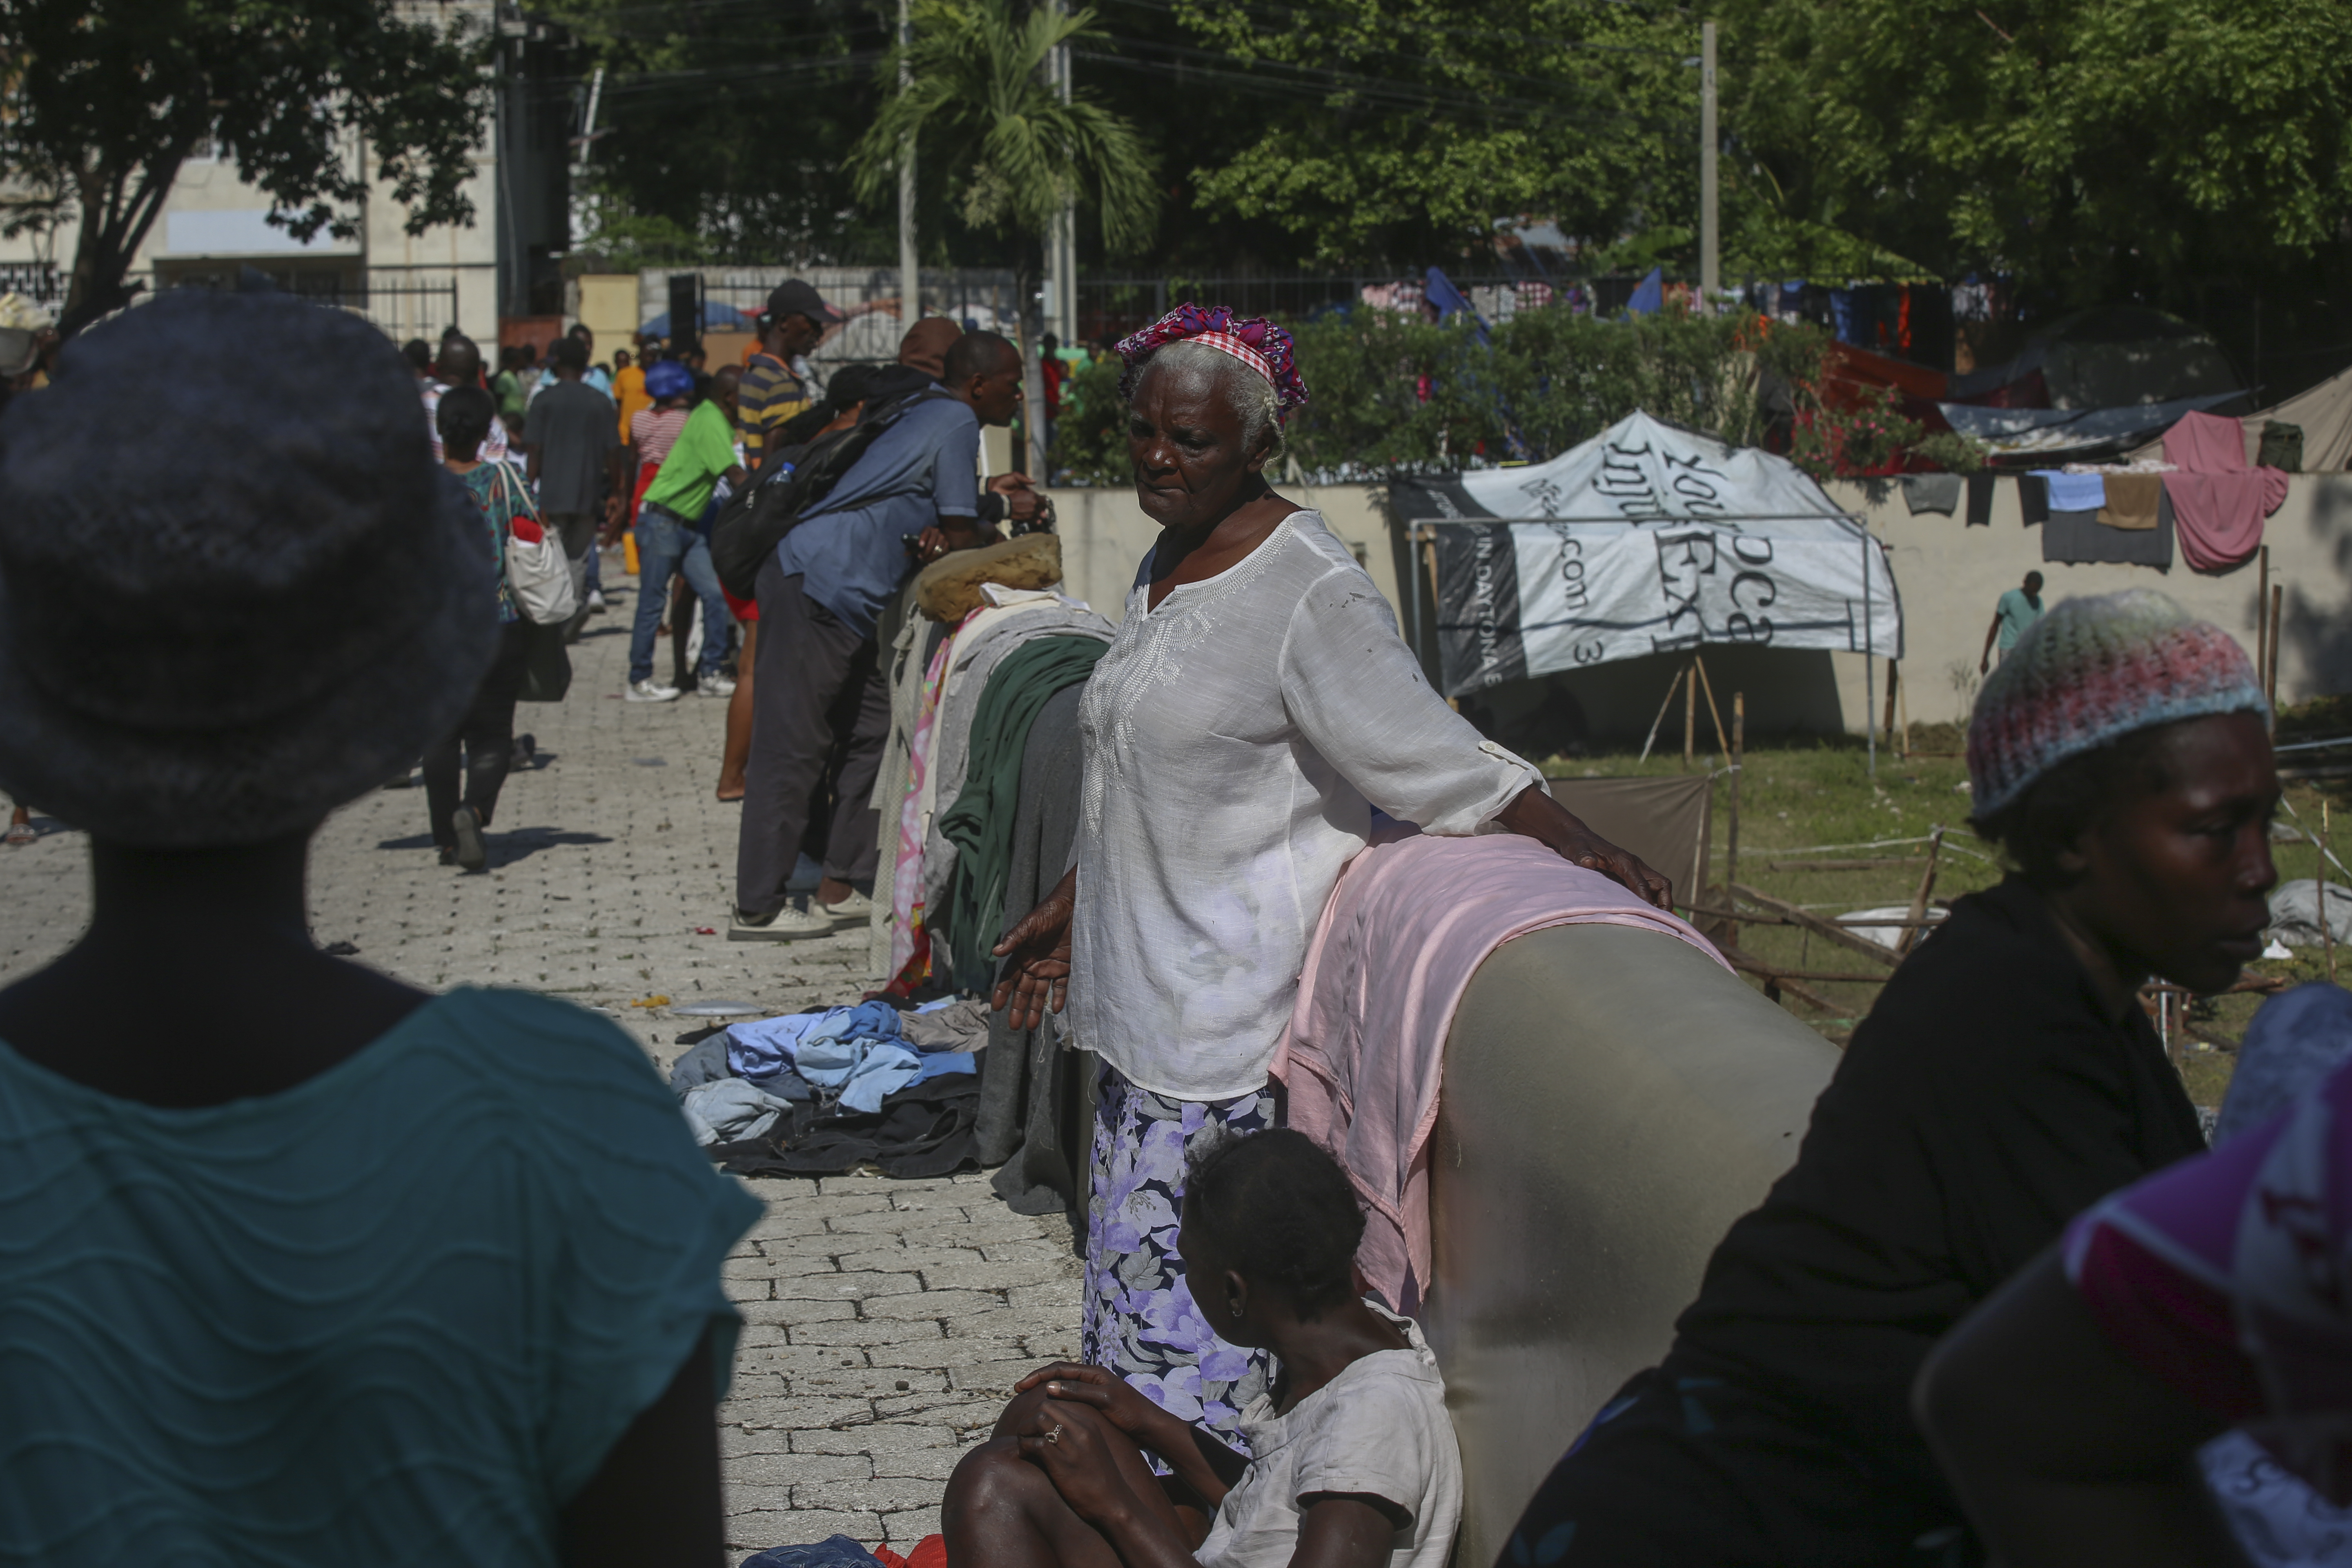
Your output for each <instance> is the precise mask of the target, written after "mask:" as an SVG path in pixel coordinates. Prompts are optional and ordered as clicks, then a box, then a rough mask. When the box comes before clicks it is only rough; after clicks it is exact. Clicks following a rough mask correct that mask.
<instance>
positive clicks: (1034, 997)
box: [988, 867, 1078, 1029]
mask: <svg viewBox="0 0 2352 1568" xmlns="http://www.w3.org/2000/svg"><path fill="white" fill-rule="evenodd" d="M1077 907H1078V873H1077V868H1076V867H1072V868H1070V869H1069V870H1067V871H1065V872H1064V873H1062V879H1061V880H1060V881H1059V882H1056V883H1055V885H1054V890H1053V891H1052V892H1050V893H1048V894H1046V895H1045V898H1044V899H1043V900H1041V901H1040V902H1039V903H1038V905H1037V907H1036V908H1035V909H1034V910H1030V911H1029V912H1028V913H1027V914H1025V915H1023V916H1022V917H1021V920H1020V923H1018V924H1017V925H1015V926H1014V927H1013V929H1012V930H1011V931H1006V932H1005V933H1004V940H1003V941H1002V942H998V943H997V944H996V945H995V947H993V948H992V949H991V950H990V951H991V952H992V953H993V954H994V955H995V956H996V957H998V958H1010V959H1011V960H1012V961H1013V962H1012V963H1008V964H1006V965H1005V966H1004V973H1003V976H1002V977H1001V978H999V979H998V981H997V982H996V989H995V990H994V991H993V992H992V993H991V994H990V995H989V999H988V1005H989V1006H991V1007H992V1008H994V1009H996V1010H997V1011H999V1012H1003V1013H1004V1014H1005V1020H1004V1021H1005V1023H1006V1025H1007V1026H1010V1027H1012V1028H1015V1029H1034V1028H1036V1027H1037V1026H1040V1025H1042V1024H1043V1023H1045V1015H1046V1014H1047V1013H1048V1012H1055V1013H1058V1012H1060V1011H1061V1010H1062V1004H1063V1003H1064V1002H1065V1001H1066V1000H1068V993H1069V984H1070V920H1071V917H1072V916H1073V915H1074V914H1075V913H1076V910H1077ZM1008 1007H1009V1008H1010V1010H1009V1011H1007V1008H1008Z"/></svg>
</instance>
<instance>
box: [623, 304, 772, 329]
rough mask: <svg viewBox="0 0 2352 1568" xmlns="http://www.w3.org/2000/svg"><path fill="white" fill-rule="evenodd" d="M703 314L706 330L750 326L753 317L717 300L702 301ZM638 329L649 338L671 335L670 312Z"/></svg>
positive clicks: (703, 323)
mask: <svg viewBox="0 0 2352 1568" xmlns="http://www.w3.org/2000/svg"><path fill="white" fill-rule="evenodd" d="M701 315H702V330H703V331H706V332H707V331H710V330H711V329H712V328H713V327H749V326H750V325H751V317H749V316H747V315H745V314H744V313H743V312H742V311H740V310H737V309H736V308H735V307H734V306H732V305H722V304H719V302H718V301H717V300H704V301H703V302H702V310H701ZM637 331H640V332H642V333H644V334H645V335H646V337H649V338H666V337H667V336H669V312H668V311H667V310H664V311H663V312H662V313H661V314H660V315H658V316H656V317H655V318H653V320H651V321H647V322H646V324H645V325H644V326H642V327H639V328H638V329H637Z"/></svg>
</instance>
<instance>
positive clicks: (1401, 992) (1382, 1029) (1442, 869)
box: [1274, 829, 1728, 1312]
mask: <svg viewBox="0 0 2352 1568" xmlns="http://www.w3.org/2000/svg"><path fill="white" fill-rule="evenodd" d="M1585 923H1595V924H1604V925H1630V926H1641V927H1644V928H1647V929H1649V930H1652V931H1657V932H1659V933H1660V934H1661V935H1664V936H1674V937H1679V938H1681V939H1682V940H1683V941H1685V942H1689V943H1690V944H1691V945H1692V946H1694V947H1696V948H1697V949H1698V950H1699V951H1700V952H1704V953H1706V955H1707V956H1708V957H1709V958H1712V959H1714V960H1715V961H1716V962H1717V963H1722V962H1723V959H1722V956H1721V955H1720V954H1718V953H1717V952H1716V951H1715V949H1714V948H1713V947H1711V946H1709V945H1708V943H1707V941H1706V938H1705V937H1702V936H1700V935H1699V934H1698V932H1697V931H1694V930H1692V929H1691V927H1690V926H1688V925H1686V924H1685V923H1684V922H1683V921H1680V920H1677V919H1675V917H1674V916H1673V915H1670V914H1667V913H1665V912H1664V911H1663V910H1655V909H1652V908H1651V907H1650V906H1649V905H1647V904H1645V903H1643V902H1642V901H1641V900H1639V899H1636V898H1635V897H1634V896H1633V894H1631V893H1629V892H1627V891H1626V890H1625V889H1622V888H1621V887H1619V886H1618V885H1617V884H1616V883H1614V882H1612V881H1611V880H1610V879H1608V878H1606V877H1603V876H1601V874H1600V873H1599V872H1597V871H1588V870H1585V869H1584V868H1582V867H1580V866H1572V865H1570V863H1569V862H1567V861H1566V860H1563V859H1561V858H1559V856H1558V855H1556V854H1554V853H1553V852H1552V851H1551V850H1549V849H1547V848H1545V847H1543V846H1542V845H1540V844H1538V843H1537V842H1536V841H1535V840H1534V839H1532V838H1522V837H1518V836H1517V834H1510V833H1490V834H1479V835H1476V836H1475V837H1467V838H1458V837H1446V838H1441V837H1435V836H1423V835H1421V834H1418V833H1413V832H1412V831H1411V830H1410V829H1407V830H1406V831H1405V834H1404V836H1403V837H1386V838H1383V839H1381V840H1379V841H1376V842H1375V843H1374V844H1373V845H1372V846H1371V847H1370V848H1368V849H1366V850H1364V851H1363V852H1362V853H1361V854H1360V855H1358V856H1357V857H1356V858H1354V859H1353V860H1350V861H1349V862H1348V868H1347V869H1346V870H1345V871H1343V872H1342V873H1340V877H1339V885H1338V886H1337V887H1335V888H1334V889H1332V890H1331V898H1330V901H1329V902H1328V903H1327V904H1326V905H1325V906H1324V909H1323V918H1322V920H1321V921H1319V922H1318V924H1317V926H1316V928H1315V936H1314V939H1313V941H1312V942H1310V944H1309V945H1308V947H1307V963H1306V967H1305V968H1304V969H1303V970H1302V971H1301V972H1300V973H1299V976H1298V1000H1297V1003H1296V1004H1295V1005H1294V1006H1293V1008H1292V1010H1291V1015H1290V1026H1289V1028H1288V1029H1287V1030H1286V1032H1285V1034H1284V1037H1283V1041H1282V1045H1281V1047H1280V1048H1279V1049H1278V1050H1277V1051H1276V1053H1275V1058H1274V1075H1275V1077H1276V1078H1278V1079H1281V1080H1282V1083H1283V1087H1284V1089H1286V1091H1287V1092H1288V1096H1289V1124H1290V1125H1291V1126H1293V1127H1296V1128H1297V1129H1298V1130H1299V1131H1303V1132H1305V1133H1307V1135H1308V1136H1309V1137H1311V1138H1313V1139H1314V1140H1315V1141H1316V1142H1318V1143H1320V1144H1322V1145H1323V1146H1324V1147H1325V1148H1327V1149H1329V1150H1330V1151H1331V1152H1333V1153H1334V1154H1335V1155H1337V1156H1338V1157H1339V1163H1341V1164H1342V1165H1344V1166H1346V1167H1347V1170H1348V1175H1349V1180H1350V1181H1352V1182H1353V1183H1354V1184H1355V1186H1356V1191H1357V1192H1358V1193H1359V1194H1361V1196H1362V1198H1363V1200H1364V1205H1365V1219H1366V1222H1367V1223H1366V1225H1365V1227H1364V1243H1363V1246H1362V1247H1361V1248H1360V1250H1359V1251H1358V1253H1357V1255H1356V1262H1357V1266H1358V1267H1359V1268H1361V1269H1362V1270H1363V1273H1364V1278H1365V1279H1366V1281H1367V1282H1368V1283H1370V1285H1371V1287H1372V1288H1373V1289H1376V1290H1378V1291H1379V1292H1380V1293H1381V1296H1382V1297H1383V1298H1385V1299H1386V1300H1388V1302H1389V1303H1390V1305H1391V1306H1392V1307H1395V1308H1397V1309H1398V1310H1402V1311H1407V1312H1410V1311H1412V1310H1416V1309H1417V1308H1418V1306H1419V1303H1420V1300H1421V1298H1422V1297H1423V1295H1425V1294H1426V1293H1427V1291H1428V1289H1429V1280H1430V1246H1429V1151H1428V1143H1429V1133H1430V1129H1431V1128H1432V1127H1433V1126H1434V1125H1436V1121H1437V1089H1438V1081H1439V1079H1440V1076H1441V1073H1442V1070H1443V1068H1444V1058H1445V1036H1446V1032H1447V1031H1448V1030H1449V1029H1451V1028H1452V1027H1453V1026H1454V1009H1455V1007H1457V1006H1458V1005H1460V1004H1461V1001H1462V994H1463V992H1464V991H1465V989H1467V988H1468V986H1469V984H1470V977H1471V976H1472V975H1473V974H1475V973H1477V970H1478V966H1479V965H1480V964H1481V963H1485V962H1486V955H1487V954H1488V953H1490V952H1494V951H1495V950H1496V948H1498V947H1500V946H1502V945H1503V943H1505V942H1508V941H1510V940H1511V939H1512V938H1513V937H1516V936H1521V935H1524V934H1526V933H1527V932H1528V931H1535V930H1538V928H1541V927H1544V926H1555V925H1574V924H1585ZM1727 967H1728V966H1727Z"/></svg>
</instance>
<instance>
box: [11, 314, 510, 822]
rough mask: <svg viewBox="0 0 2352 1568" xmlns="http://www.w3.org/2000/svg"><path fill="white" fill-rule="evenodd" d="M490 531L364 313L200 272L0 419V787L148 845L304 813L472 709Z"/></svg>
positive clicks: (315, 813)
mask: <svg viewBox="0 0 2352 1568" xmlns="http://www.w3.org/2000/svg"><path fill="white" fill-rule="evenodd" d="M126 416H130V417H131V426H129V427H128V434H129V440H130V445H129V447H127V448H126V447H125V446H124V440H125V437H126V426H125V425H124V423H123V421H124V419H125V417H126ZM495 548H496V545H495V542H494V540H493V538H492V536H491V534H490V533H489V531H488V526H487V525H486V523H485V522H484V520H483V517H482V513H481V510H480V509H479V508H478V507H477V506H476V505H475V504H474V503H473V501H472V500H471V498H470V497H469V496H468V495H467V492H466V489H465V487H464V486H462V485H460V484H459V483H458V482H457V479H455V478H454V477H453V476H452V475H450V474H449V473H448V472H447V471H446V470H445V469H444V468H442V467H441V466H440V465H439V464H437V463H436V462H435V461H434V460H433V451H432V447H431V444H430V441H429V439H428V437H427V433H426V429H425V411H424V408H423V406H422V405H420V404H419V403H418V402H417V400H416V383H415V378H414V377H413V376H412V375H411V374H410V373H409V369H408V365H407V363H405V362H404V360H403V359H402V358H401V357H400V353H399V351H397V350H396V349H394V347H393V345H392V344H391V343H390V342H387V341H386V340H385V338H384V336H383V333H381V332H379V331H376V330H375V329H374V328H373V327H371V326H370V325H368V324H367V323H366V322H365V321H361V320H360V319H358V318H357V317H355V316H352V315H349V314H347V313H345V312H343V311H341V310H331V309H329V308H327V307H325V306H320V305H310V304H305V303H303V302H302V301H300V300H296V299H294V298H293V297H292V296H290V295H286V294H278V293H250V294H244V293H215V292H214V291H212V290H209V289H180V290H175V291H173V292H172V293H170V294H167V295H165V296H164V297H163V298H162V299H160V300H155V301H154V302H153V303H152V304H145V305H140V306H138V307H136V308H134V309H132V310H126V311H124V312H123V313H122V314H121V315H120V316H117V317H115V318H114V319H112V320H110V321H104V322H101V323H100V324H99V325H98V326H95V327H93V328H91V329H90V330H89V331H87V332H85V333H83V334H82V335H81V336H79V337H78V338H76V339H75V340H74V341H73V342H69V343H68V344H67V345H66V348H65V352H64V354H63V356H62V364H61V367H60V369H59V371H58V375H57V377H56V379H55V380H54V381H53V382H52V383H51V384H50V385H48V386H47V387H46V388H44V389H42V390H41V391H38V392H34V393H28V394H26V395H21V396H18V397H16V398H15V399H13V400H12V401H11V402H10V403H9V405H8V409H7V412H6V414H5V416H0V786H5V788H6V789H7V791H8V793H9V794H10V795H14V796H15V797H16V799H17V800H19V801H29V802H32V803H34V804H37V805H41V806H43V807H46V808H47V809H48V810H50V811H53V812H55V813H56V814H57V815H58V816H60V817H62V818H64V819H65V820H66V821H68V822H70V823H73V824H74V825H75V826H79V827H82V828H86V829H88V830H89V832H90V833H92V834H95V835H98V836H100V837H107V838H111V839H114V840H116V841H117V842H120V843H125V844H134V845H141V846H144V847H154V848H197V847H215V846H228V845H237V844H252V843H258V842H260V841H262V840H264V839H268V838H274V837H279V836H281V835H284V834H287V833H291V832H295V831H299V830H300V829H302V828H305V827H308V826H312V825H314V824H316V823H317V822H318V821H319V820H320V818H322V817H324V816H326V815H327V813H328V812H329V811H331V810H332V809H333V808H334V807H336V806H338V805H341V804H343V803H344V802H345V801H348V800H352V799H353V798H355V797H356V796H358V795H361V794H362V793H364V792H366V791H367V790H370V789H373V788H374V787H375V786H376V785H378V784H382V783H383V781H384V780H385V779H387V778H389V777H391V776H392V775H393V774H394V773H398V772H400V771H401V770H402V769H404V768H405V767H406V766H407V765H408V764H409V763H412V762H414V761H415V758H416V756H417V754H418V753H419V752H422V751H423V750H424V749H425V747H426V746H427V745H430V744H431V743H432V742H435V741H436V740H437V739H439V738H440V737H441V736H442V735H443V734H445V733H446V732H447V731H448V730H449V727H450V726H451V725H453V724H455V723H456V722H457V719H458V717H459V716H460V715H461V714H462V713H463V712H464V710H465V708H466V705H467V702H468V701H469V700H471V698H472V695H473V691H474V689H475V687H476V686H477V685H478V683H479V682H480V679H481V676H482V672H483V670H484V669H485V668H488V664H489V659H490V654H491V652H492V650H493V647H494V646H495V644H496V641H497V637H498V607H497V600H496V599H495V598H494V596H493V594H494V584H495V576H494V573H493V554H492V552H493V551H494V549H495Z"/></svg>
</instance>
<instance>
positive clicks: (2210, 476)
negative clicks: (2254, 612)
mask: <svg viewBox="0 0 2352 1568" xmlns="http://www.w3.org/2000/svg"><path fill="white" fill-rule="evenodd" d="M2164 460H2165V461H2166V462H2168V463H2170V464H2173V465H2174V466H2175V467H2176V468H2179V470H2180V471H2179V472H2178V473H2170V474H2167V475H2165V476H2164V489H2165V493H2166V494H2167V495H2168V496H2170V497H2171V498H2172V516H2173V521H2174V522H2175V524H2176V525H2177V527H2178V528H2179V534H2180V558H2181V559H2182V560H2183V561H2186V562H2188V563H2189V569H2190V570H2192V571H2197V572H2226V571H2228V570H2229V569H2230V568H2231V567H2232V566H2235V565H2237V564H2239V563H2241V562H2242V561H2244V560H2245V559H2246V558H2247V557H2248V556H2250V555H2252V553H2253V552H2255V551H2256V550H2257V549H2259V548H2261V546H2262V542H2263V519H2264V518H2265V517H2268V516H2269V515H2270V514H2271V513H2272V512H2274V511H2276V510H2278V508H2279V502H2281V501H2283V500H2286V475H2285V474H2284V473H2282V472H2281V471H2280V470H2278V469H2276V468H2248V467H2247V466H2246V434H2245V427H2244V426H2242V424H2240V423H2239V421H2237V420H2235V419H2223V418H2221V417H2219V416H2215V415H2211V414H2184V415H2182V416H2180V420H2179V423H2178V424H2176V425H2175V426H2173V427H2172V428H2171V429H2169V430H2167V431H2166V432H2165V433H2164Z"/></svg>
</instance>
